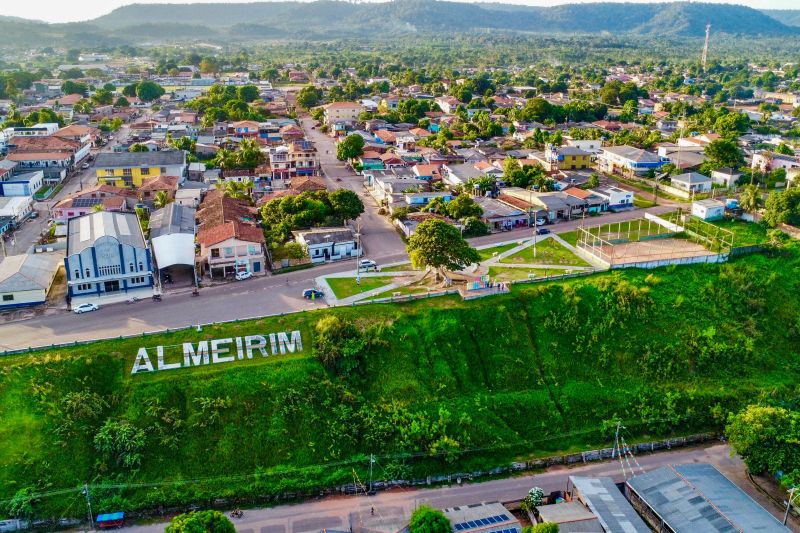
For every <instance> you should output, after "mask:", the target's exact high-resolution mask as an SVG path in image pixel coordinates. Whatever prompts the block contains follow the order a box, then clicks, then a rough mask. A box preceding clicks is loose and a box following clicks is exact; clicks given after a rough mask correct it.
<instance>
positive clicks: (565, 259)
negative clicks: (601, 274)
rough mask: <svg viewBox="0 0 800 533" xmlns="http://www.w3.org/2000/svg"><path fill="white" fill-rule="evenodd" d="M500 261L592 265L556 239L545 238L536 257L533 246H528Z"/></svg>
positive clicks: (539, 243)
mask: <svg viewBox="0 0 800 533" xmlns="http://www.w3.org/2000/svg"><path fill="white" fill-rule="evenodd" d="M499 262H500V263H505V264H514V263H517V264H533V265H537V264H538V265H565V266H590V265H589V263H587V262H586V261H584V260H583V259H581V258H580V257H578V256H577V255H575V254H574V253H572V252H571V251H570V250H568V249H567V248H565V247H564V246H563V245H562V244H561V243H560V242H558V241H556V240H555V239H545V240H543V241H540V242H537V243H536V257H534V255H533V246H528V247H527V248H523V249H522V250H520V251H519V252H517V253H515V254H513V255H510V256H508V257H504V258H503V259H501V260H500V261H499Z"/></svg>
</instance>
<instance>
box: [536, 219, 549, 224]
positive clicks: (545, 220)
mask: <svg viewBox="0 0 800 533" xmlns="http://www.w3.org/2000/svg"><path fill="white" fill-rule="evenodd" d="M545 224H547V219H546V218H542V217H539V218H537V219H536V225H537V226H544V225H545Z"/></svg>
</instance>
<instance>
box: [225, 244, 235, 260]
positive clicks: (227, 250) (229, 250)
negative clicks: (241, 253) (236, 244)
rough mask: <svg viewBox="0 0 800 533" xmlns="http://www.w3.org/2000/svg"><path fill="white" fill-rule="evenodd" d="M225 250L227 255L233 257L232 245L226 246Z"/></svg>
mask: <svg viewBox="0 0 800 533" xmlns="http://www.w3.org/2000/svg"><path fill="white" fill-rule="evenodd" d="M224 251H225V257H233V247H232V246H227V247H225V249H224Z"/></svg>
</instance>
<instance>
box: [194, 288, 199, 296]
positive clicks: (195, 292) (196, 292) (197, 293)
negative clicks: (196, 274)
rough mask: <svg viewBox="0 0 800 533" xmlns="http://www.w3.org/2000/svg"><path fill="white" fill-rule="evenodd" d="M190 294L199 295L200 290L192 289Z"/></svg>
mask: <svg viewBox="0 0 800 533" xmlns="http://www.w3.org/2000/svg"><path fill="white" fill-rule="evenodd" d="M192 296H200V291H198V290H197V289H195V290H193V291H192Z"/></svg>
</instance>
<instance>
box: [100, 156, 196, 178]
mask: <svg viewBox="0 0 800 533" xmlns="http://www.w3.org/2000/svg"><path fill="white" fill-rule="evenodd" d="M186 168H187V166H186V153H185V152H183V151H181V150H164V151H160V152H117V153H113V152H112V153H109V152H103V153H100V154H97V157H96V158H95V161H94V169H95V173H96V175H97V181H98V183H100V184H107V185H114V186H120V187H141V186H142V184H143V183H144V181H145V180H147V179H150V178H154V177H159V176H178V178H179V183H182V182H183V180H184V178H185V176H186Z"/></svg>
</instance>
